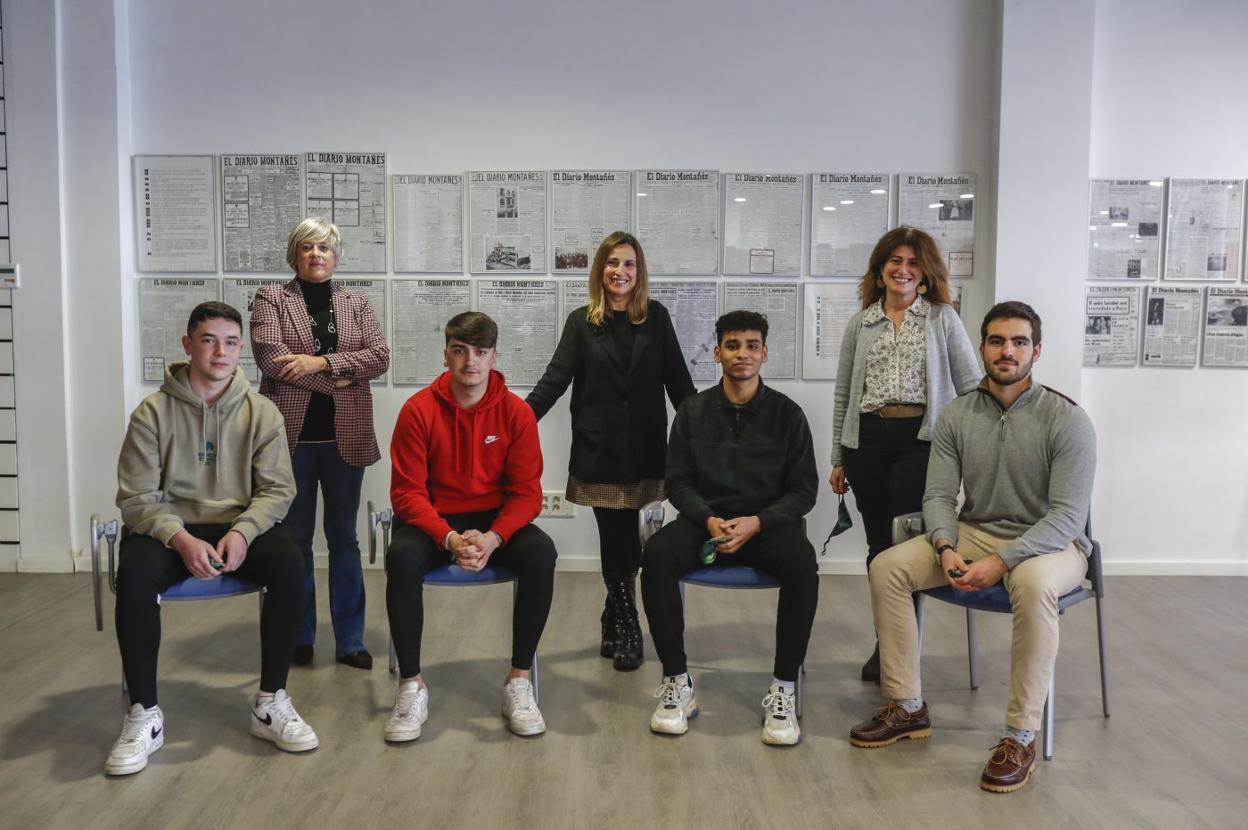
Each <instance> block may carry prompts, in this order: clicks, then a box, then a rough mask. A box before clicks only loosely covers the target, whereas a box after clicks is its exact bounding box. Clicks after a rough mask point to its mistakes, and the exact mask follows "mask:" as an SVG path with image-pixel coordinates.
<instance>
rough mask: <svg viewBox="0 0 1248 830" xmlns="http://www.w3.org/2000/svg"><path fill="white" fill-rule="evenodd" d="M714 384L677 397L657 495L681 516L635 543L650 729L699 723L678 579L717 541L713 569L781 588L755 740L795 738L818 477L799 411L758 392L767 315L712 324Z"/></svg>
mask: <svg viewBox="0 0 1248 830" xmlns="http://www.w3.org/2000/svg"><path fill="white" fill-rule="evenodd" d="M715 339H716V346H715V360H716V362H717V363H719V364H720V365H721V366H722V367H723V371H724V377H723V380H722V382H721V383H719V384H717V385H715V386H713V387H711V388H710V389H707V390H706V391H704V392H701V393H699V394H697V395H695V396H693V397H691V398H687V399H686V400H685V402H684V403H683V404H681V407H680V410H679V411H678V412H677V413H676V420H675V422H674V423H673V424H672V435H671V440H670V441H669V442H668V453H667V476H666V479H665V486H666V490H667V494H668V498H669V499H670V500H671V502H672V504H673V505H674V506H675V507H676V509H677V510H678V511H679V512H680V516H679V517H678V518H677V520H676V521H674V522H672V523H671V524H669V525H667V526H666V527H664V528H663V529H662V530H660V531H659V532H658V533H656V534H655V535H654V536H653V537H651V539H650V541H649V542H648V543H647V544H646V550H645V553H644V555H643V569H642V573H641V588H642V599H643V600H644V602H645V608H646V616H647V617H648V618H649V620H650V635H651V637H652V638H653V639H654V647H655V650H656V651H657V652H658V654H659V659H660V660H662V661H663V682H662V683H661V684H660V686H659V689H658V691H657V693H656V697H658V698H659V705H658V708H657V709H655V712H654V715H653V717H651V719H650V729H651V731H654V732H661V733H665V734H670V735H683V734H684V733H685V732H687V731H688V729H689V723H688V721H689V718H691V717H693V716H694V715H696V714H698V706H697V703H696V702H695V700H694V697H693V685H692V683H691V682H690V679H689V674H688V672H687V670H686V669H687V666H686V661H685V649H684V628H685V623H684V609H683V607H682V604H681V598H680V578H681V577H682V576H684V575H685V574H688V573H690V572H692V571H695V570H697V569H698V568H700V567H702V564H703V563H702V557H701V550H702V547H703V545H704V544H705V543H706V542H707V540H708V539H714V540H716V542H717V544H716V545H715V552H716V564H721V565H750V566H752V567H755V568H757V569H759V570H760V571H763V572H764V573H767V574H769V575H771V576H774V577H775V578H776V579H778V580H779V581H780V607H779V611H778V614H777V619H776V658H775V669H774V672H773V674H774V677H773V679H772V684H771V689H770V691H769V693H768V694H767V696H766V697H765V698H763V733H762V739H763V743H766V744H772V745H779V746H790V745H792V744H796V743H797V742H798V740H799V739H800V737H801V731H800V730H799V728H798V725H797V718H796V716H795V714H794V709H795V704H796V699H795V687H796V683H797V673H798V672H799V671H800V670H801V665H802V662H803V661H804V660H805V659H806V644H807V641H808V640H809V639H810V627H811V624H812V623H813V622H814V619H815V607H816V605H817V604H818V601H819V574H818V566H817V565H816V562H815V549H814V547H813V546H812V545H811V544H810V541H809V540H808V539H807V538H806V532H805V527H804V525H803V523H802V517H803V516H805V515H806V514H807V513H808V512H810V510H811V508H813V507H814V506H815V496H816V493H817V491H818V473H817V472H816V468H815V453H814V446H813V444H812V442H811V438H810V426H809V424H807V423H806V416H805V414H803V412H802V410H801V407H799V406H798V405H797V404H796V403H794V402H793V401H792V400H790V399H789V398H788V397H786V396H785V395H783V394H782V393H780V392H777V391H776V390H774V389H771V388H769V387H767V386H765V385H764V384H763V381H762V378H760V377H759V372H760V370H761V369H762V366H763V364H764V363H766V362H767V318H766V317H764V316H763V315H761V314H758V313H757V312H753V311H732V312H729V313H728V314H725V315H723V316H722V317H720V318H719V320H717V321H716V322H715Z"/></svg>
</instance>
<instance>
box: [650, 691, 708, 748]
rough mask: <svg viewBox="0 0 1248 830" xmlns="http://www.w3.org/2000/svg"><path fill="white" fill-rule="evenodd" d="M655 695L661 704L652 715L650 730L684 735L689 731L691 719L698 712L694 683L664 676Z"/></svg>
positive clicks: (665, 733)
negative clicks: (681, 681)
mask: <svg viewBox="0 0 1248 830" xmlns="http://www.w3.org/2000/svg"><path fill="white" fill-rule="evenodd" d="M654 696H655V697H657V698H658V699H659V705H658V706H657V707H655V710H654V714H653V715H651V716H650V731H651V732H660V733H662V734H664V735H683V734H685V733H686V732H688V731H689V719H690V718H692V717H696V716H697V714H698V702H697V700H695V699H694V697H693V685H692V684H688V683H680V682H678V681H676V680H673V679H671V678H664V679H663V682H662V683H660V684H659V688H658V689H656V690H655V692H654Z"/></svg>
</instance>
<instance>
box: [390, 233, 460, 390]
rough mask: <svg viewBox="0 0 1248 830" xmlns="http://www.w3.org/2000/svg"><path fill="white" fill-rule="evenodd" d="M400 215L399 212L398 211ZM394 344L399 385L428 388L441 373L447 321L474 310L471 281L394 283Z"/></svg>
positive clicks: (392, 363) (393, 359)
mask: <svg viewBox="0 0 1248 830" xmlns="http://www.w3.org/2000/svg"><path fill="white" fill-rule="evenodd" d="M396 213H397V211H396ZM390 299H391V300H392V301H393V303H394V342H392V343H391V344H390V369H391V371H392V372H393V373H394V382H395V384H396V385H399V384H402V385H419V386H425V385H426V384H429V383H432V382H433V379H434V378H436V377H437V376H438V375H440V374H442V370H443V368H444V367H443V365H442V359H443V358H442V353H443V351H444V350H445V348H446V335H445V334H444V329H445V327H446V322H447V321H448V320H450V319H451V318H452V317H454V316H455V315H456V314H459V313H460V312H462V311H470V310H471V309H472V283H471V282H470V281H468V280H464V279H460V280H391V281H390Z"/></svg>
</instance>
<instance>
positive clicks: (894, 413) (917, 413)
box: [870, 403, 927, 418]
mask: <svg viewBox="0 0 1248 830" xmlns="http://www.w3.org/2000/svg"><path fill="white" fill-rule="evenodd" d="M925 412H927V407H926V406H924V405H923V404H921V403H890V404H889V405H888V406H881V407H880V408H879V409H877V410H875V411H874V412H872V413H870V414H872V415H875V416H877V417H879V418H922V417H923V413H925Z"/></svg>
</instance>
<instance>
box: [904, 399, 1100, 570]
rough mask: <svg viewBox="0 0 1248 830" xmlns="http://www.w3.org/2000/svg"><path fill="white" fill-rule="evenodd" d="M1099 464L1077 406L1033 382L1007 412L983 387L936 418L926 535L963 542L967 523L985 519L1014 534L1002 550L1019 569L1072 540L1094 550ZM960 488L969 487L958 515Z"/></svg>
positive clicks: (988, 527) (994, 530)
mask: <svg viewBox="0 0 1248 830" xmlns="http://www.w3.org/2000/svg"><path fill="white" fill-rule="evenodd" d="M1095 471H1096V432H1095V431H1094V430H1093V428H1092V421H1091V419H1089V418H1088V415H1087V413H1086V412H1084V411H1083V409H1082V408H1080V407H1079V406H1078V405H1077V404H1075V403H1074V402H1073V401H1071V400H1070V399H1068V398H1066V397H1065V396H1064V395H1062V394H1061V393H1060V392H1055V391H1053V390H1052V389H1049V388H1048V387H1046V386H1041V385H1039V384H1034V385H1033V386H1032V387H1031V388H1030V389H1028V390H1027V391H1026V392H1024V393H1023V394H1022V395H1020V396H1019V398H1018V400H1016V401H1015V402H1014V405H1013V406H1011V407H1010V408H1009V409H1002V408H1001V404H1000V403H998V402H997V399H996V398H994V397H993V396H992V394H991V393H990V392H989V391H988V390H987V389H986V388H985V386H982V385H981V386H979V387H978V388H976V389H973V390H972V391H970V392H968V393H966V394H965V395H962V396H961V397H959V398H957V399H955V400H954V401H953V402H952V403H950V404H949V405H948V406H947V407H945V410H944V411H943V412H942V413H941V414H940V419H939V420H938V421H937V423H936V430H935V433H934V434H933V436H932V454H931V460H930V461H929V463H928V468H927V489H926V492H925V493H924V495H923V523H924V525H925V526H926V527H927V530H928V534H927V538H928V540H929V541H931V542H932V544H933V546H934V545H935V541H936V540H937V539H942V538H943V539H949V540H950V541H951V542H953V543H954V544H955V545H956V544H957V543H958V522H959V521H964V522H970V523H972V524H976V525H979V526H980V527H982V528H983V529H984V530H985V531H987V532H988V533H991V534H993V535H994V536H1001V537H1004V538H1007V539H1011V540H1013V541H1011V542H1010V543H1009V544H1007V545H1006V546H1005V547H1004V548H1002V549H1001V551H1000V556H1001V558H1002V559H1003V560H1004V561H1005V564H1006V566H1007V567H1009V568H1010V569H1011V570H1013V569H1014V567H1015V566H1016V565H1018V563H1020V562H1022V561H1023V560H1024V559H1029V558H1030V557H1032V556H1039V555H1043V554H1046V553H1054V552H1056V551H1059V550H1062V549H1063V548H1065V547H1066V546H1067V545H1069V544H1070V543H1071V542H1072V541H1073V542H1074V543H1075V545H1076V546H1077V547H1078V548H1079V550H1080V551H1081V552H1082V553H1083V555H1084V556H1087V555H1088V554H1089V553H1090V552H1091V550H1092V544H1091V542H1089V541H1088V537H1087V535H1086V532H1085V527H1086V525H1087V521H1088V508H1089V503H1090V500H1091V497H1092V477H1093V474H1094V473H1095ZM959 485H961V486H962V487H963V489H964V490H965V493H966V500H965V502H964V503H963V505H962V510H961V512H960V513H959V512H958V510H957V505H958V488H959Z"/></svg>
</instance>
